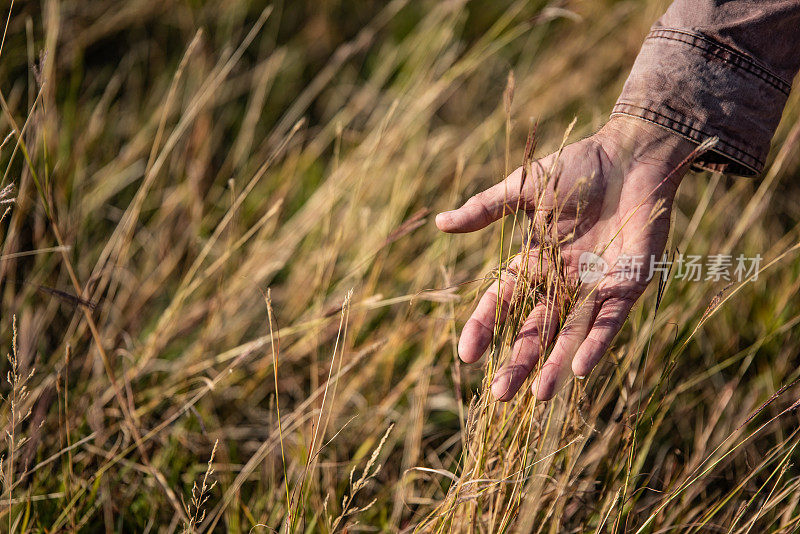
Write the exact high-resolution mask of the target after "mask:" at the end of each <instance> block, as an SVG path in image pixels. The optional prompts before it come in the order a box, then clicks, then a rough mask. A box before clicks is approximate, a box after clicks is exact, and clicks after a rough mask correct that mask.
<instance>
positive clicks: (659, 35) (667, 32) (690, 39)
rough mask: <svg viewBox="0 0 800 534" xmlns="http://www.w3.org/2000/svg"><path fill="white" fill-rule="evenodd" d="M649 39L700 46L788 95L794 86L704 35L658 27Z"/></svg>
mask: <svg viewBox="0 0 800 534" xmlns="http://www.w3.org/2000/svg"><path fill="white" fill-rule="evenodd" d="M647 39H666V40H671V41H677V42H681V43H685V44H688V45H690V46H693V47H695V48H699V49H701V50H703V51H704V52H707V53H709V54H713V55H714V56H716V57H717V58H719V59H720V60H722V61H724V62H725V63H726V64H728V65H731V66H732V67H735V68H738V69H740V70H742V71H745V72H747V73H749V74H752V75H753V76H756V77H758V78H759V79H760V80H762V81H763V82H765V83H767V84H769V85H771V86H772V87H774V88H775V89H777V90H778V91H780V92H782V93H783V94H785V95H786V96H788V95H789V93H790V92H791V89H792V86H791V84H790V83H789V82H787V81H785V80H784V79H783V78H781V77H780V76H777V75H775V74H773V73H772V72H770V71H769V70H768V69H766V68H764V67H762V66H761V65H759V64H758V63H756V61H755V60H754V59H752V58H750V57H749V56H746V55H744V54H742V53H740V52H737V51H736V50H733V49H732V48H729V47H727V46H725V45H723V44H721V43H718V42H716V41H713V40H711V39H709V38H707V37H705V36H703V35H699V34H696V33H691V32H687V31H685V30H674V29H658V30H653V31H651V32H650V34H649V35H648V36H647Z"/></svg>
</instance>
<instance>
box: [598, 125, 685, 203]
mask: <svg viewBox="0 0 800 534" xmlns="http://www.w3.org/2000/svg"><path fill="white" fill-rule="evenodd" d="M596 137H597V138H598V139H597V140H598V141H599V142H600V143H601V144H602V146H603V150H604V151H605V152H606V154H608V157H609V158H610V159H611V160H612V162H613V163H614V164H615V165H617V166H618V168H621V169H623V170H624V173H625V174H626V175H628V174H629V172H630V171H632V170H633V169H634V168H638V167H647V168H649V169H650V170H651V171H652V172H648V173H647V174H652V175H653V176H655V177H659V176H660V178H659V179H660V180H663V179H666V181H667V183H665V185H667V184H669V186H670V187H671V188H674V189H675V190H677V188H678V186H679V185H680V183H681V181H682V180H683V177H684V176H685V175H686V172H687V171H688V170H689V165H690V163H691V162H690V161H689V160H688V157H689V155H690V154H691V153H692V151H693V150H694V149H695V148H696V147H697V145H696V144H695V143H693V142H692V141H689V140H687V139H685V138H683V137H681V136H680V135H678V134H677V133H674V132H672V131H670V130H668V129H667V128H663V127H661V126H659V125H657V124H653V123H651V122H648V121H645V120H642V119H638V118H635V117H628V116H624V115H616V116H614V117H612V118H611V119H610V120H609V121H608V122H607V123H606V124H605V126H603V128H601V129H600V131H599V132H597V134H596ZM636 174H639V173H636Z"/></svg>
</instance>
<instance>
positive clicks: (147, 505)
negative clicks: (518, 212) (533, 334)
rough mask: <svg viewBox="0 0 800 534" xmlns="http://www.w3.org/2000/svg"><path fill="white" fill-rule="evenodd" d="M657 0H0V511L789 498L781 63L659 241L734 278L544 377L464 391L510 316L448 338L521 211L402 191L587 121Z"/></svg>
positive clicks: (795, 318) (581, 511)
mask: <svg viewBox="0 0 800 534" xmlns="http://www.w3.org/2000/svg"><path fill="white" fill-rule="evenodd" d="M663 8H664V5H663V2H656V1H648V2H633V1H621V2H612V1H599V2H579V1H576V2H560V3H553V4H546V3H544V2H530V1H524V2H523V1H511V0H503V1H500V2H489V1H483V0H476V1H470V2H468V1H466V0H453V1H446V2H438V1H430V2H429V1H424V2H408V1H405V0H393V1H390V2H363V3H362V2H359V3H348V2H322V3H313V4H312V3H303V2H276V3H275V4H274V5H268V6H253V5H251V3H249V2H244V1H238V0H236V1H231V2H227V3H226V4H225V8H224V9H222V8H221V7H220V6H219V5H212V4H206V3H203V2H195V3H178V2H162V1H156V0H138V1H136V2H129V3H125V4H124V5H120V4H117V3H112V2H105V1H99V2H85V3H83V2H82V3H75V4H65V3H60V2H57V1H55V0H45V1H44V2H42V3H41V4H38V3H36V4H34V3H19V2H17V3H15V4H14V5H13V7H12V8H11V9H9V7H8V6H5V7H4V8H3V20H2V22H3V25H5V20H6V19H5V17H6V16H7V15H8V25H7V26H8V27H7V31H6V32H5V34H4V35H5V38H4V41H3V45H2V49H0V94H2V103H3V106H2V115H0V138H2V139H3V141H2V146H1V147H0V163H2V167H0V168H2V169H3V177H2V181H0V191H2V193H0V215H2V217H0V290H1V291H2V293H1V294H0V342H2V344H3V348H4V351H5V352H6V353H9V354H10V355H12V357H11V358H10V359H9V362H8V363H4V364H3V365H5V366H6V368H5V369H4V370H3V376H6V371H9V372H10V374H9V377H10V378H9V381H8V382H9V383H3V384H2V386H0V392H2V394H3V399H4V402H3V403H2V408H0V421H2V424H3V425H4V432H5V435H6V436H7V437H8V439H7V440H6V442H7V447H6V451H5V452H4V454H3V469H2V473H3V483H4V486H3V490H4V491H3V493H2V503H0V524H2V525H7V527H6V526H4V527H3V528H4V529H5V528H8V530H9V531H14V532H24V531H38V530H47V531H78V530H102V529H105V530H106V531H148V532H149V531H154V530H158V531H164V532H173V531H177V530H179V529H183V530H187V531H194V532H207V531H212V530H219V531H222V530H227V531H235V532H239V531H252V532H260V531H264V532H272V531H280V532H286V531H291V532H300V531H304V532H332V531H351V532H352V531H355V530H359V529H363V530H383V531H398V530H399V531H413V530H418V531H437V532H449V531H462V532H472V531H479V532H506V531H525V532H534V531H535V532H544V531H548V532H560V531H581V532H584V531H595V532H602V531H624V532H639V531H641V532H665V531H670V530H679V531H705V530H716V531H725V532H763V531H781V532H783V531H785V532H790V531H792V530H794V529H795V528H796V527H797V525H798V522H800V507H799V506H798V503H799V502H800V492H798V485H799V484H800V478H798V475H799V474H798V472H797V468H796V465H795V464H796V460H797V452H796V451H797V448H796V446H797V442H798V439H800V436H799V435H798V432H797V428H798V425H797V423H798V420H797V412H796V408H797V404H796V403H797V400H798V393H799V392H800V388H798V387H797V385H796V384H795V381H796V380H797V379H798V377H799V376H800V371H798V366H797V363H798V359H797V354H798V351H799V350H800V336H798V334H797V332H798V330H797V325H798V322H800V305H799V304H798V301H797V299H796V298H795V297H796V294H797V291H798V286H799V285H800V282H798V274H800V259H798V251H797V250H796V249H797V244H798V243H800V228H798V226H797V222H796V221H797V220H798V219H799V218H800V217H799V216H800V213H798V210H797V203H796V202H795V200H796V199H797V198H798V196H797V195H798V194H800V191H798V186H797V183H798V180H797V177H798V173H799V172H800V167H798V161H797V158H796V152H797V143H798V140H799V139H800V122H798V118H797V111H798V109H800V104H799V103H798V97H797V96H793V97H792V99H791V100H790V103H789V106H788V107H787V111H786V114H785V117H784V121H783V123H782V124H781V127H780V129H779V132H778V134H777V136H776V142H775V151H774V154H773V156H772V157H771V159H770V164H769V168H768V170H767V171H766V173H765V175H764V176H763V177H762V178H760V179H758V180H744V179H730V178H725V177H722V176H719V175H711V174H692V175H690V176H688V177H687V178H686V180H685V181H684V184H683V185H682V187H681V190H680V193H679V198H678V199H677V202H676V204H677V207H676V210H675V214H674V223H675V224H674V225H673V226H674V230H673V237H672V240H671V243H670V245H669V250H671V251H675V250H677V251H681V252H683V253H691V254H703V253H706V252H710V253H715V254H725V253H730V254H739V253H742V254H745V255H755V254H757V253H758V254H761V256H762V257H764V261H763V265H767V266H768V267H766V268H765V269H764V270H763V271H762V272H761V273H760V275H759V276H758V278H757V279H750V280H747V281H746V282H744V283H742V284H734V285H732V286H729V285H728V282H725V281H720V282H713V281H700V282H685V281H681V280H675V279H671V280H665V281H664V283H663V284H660V285H658V287H655V286H654V287H653V288H651V290H650V291H649V292H648V293H647V294H646V295H645V297H644V298H643V300H642V302H641V304H640V305H638V306H637V307H636V308H635V309H634V313H633V314H632V315H631V318H630V320H629V323H628V325H627V326H626V328H625V329H624V331H623V333H622V334H621V336H620V337H619V339H618V340H617V341H616V342H615V344H614V346H613V348H612V350H611V351H610V353H609V354H608V355H607V356H606V358H605V359H604V362H603V363H602V364H601V365H600V367H599V368H598V369H597V370H595V371H594V372H593V373H592V375H591V376H590V377H589V378H588V379H586V380H584V381H573V382H571V383H570V384H568V385H567V386H566V387H565V388H564V389H563V390H561V391H560V392H559V394H558V396H557V397H556V398H555V399H554V400H552V401H549V402H547V403H537V402H535V401H534V399H533V397H532V396H531V395H530V393H524V394H520V395H518V396H517V397H516V398H515V400H513V401H512V402H510V403H508V404H501V403H496V402H494V401H492V400H491V397H490V396H489V394H488V385H489V383H490V380H491V376H492V373H493V371H494V369H496V368H497V366H498V364H499V363H501V362H502V360H503V358H504V357H505V355H506V354H507V352H508V340H509V339H512V337H511V336H513V334H514V331H515V329H516V328H517V327H518V325H517V324H516V322H515V319H514V318H513V317H512V319H511V320H509V321H507V322H506V323H505V325H504V326H502V328H499V329H498V331H497V336H496V342H495V344H494V345H493V350H491V351H490V354H488V355H487V357H486V360H485V362H486V363H485V365H483V366H481V365H475V366H466V365H464V364H461V363H459V362H458V360H457V358H456V354H455V351H456V349H455V347H456V340H457V335H458V331H459V329H460V326H461V324H462V322H463V320H464V319H465V318H466V317H467V316H468V314H469V312H470V311H471V307H472V306H473V304H474V302H475V299H474V296H475V295H477V294H479V291H480V290H481V289H482V288H484V287H486V285H487V284H492V283H494V284H496V283H498V276H499V273H500V270H499V267H501V266H502V264H503V263H504V262H505V261H506V260H507V258H508V257H509V256H508V254H509V253H515V252H518V251H520V250H521V249H524V247H525V245H524V242H523V240H522V239H521V236H520V232H519V226H520V224H521V220H520V219H519V218H516V219H515V217H507V220H506V221H505V223H503V224H498V225H495V227H494V228H490V229H487V230H485V231H483V232H479V233H476V234H471V235H461V236H447V235H443V234H440V233H438V232H437V231H436V230H435V228H434V227H433V224H432V223H431V221H430V220H429V218H428V214H430V213H433V212H435V211H437V210H443V209H448V208H451V207H453V206H454V205H456V204H458V202H460V201H462V200H463V199H465V198H466V197H467V196H468V195H470V194H472V193H474V192H476V191H477V190H478V189H480V188H483V187H485V186H487V185H489V184H491V183H494V182H496V181H497V180H499V179H501V178H502V177H503V176H504V173H505V172H506V171H507V170H509V168H510V167H512V166H515V165H516V164H521V163H523V161H530V158H531V157H537V156H539V155H541V154H545V153H547V152H550V151H552V150H554V149H556V148H558V146H559V145H560V144H561V143H562V139H563V136H564V132H565V131H566V130H567V128H568V125H570V123H572V122H573V119H575V118H576V117H577V119H576V120H575V122H574V126H573V127H572V129H571V131H570V133H569V137H568V141H572V140H576V139H578V138H580V137H581V136H585V135H587V134H589V133H591V132H593V131H594V130H596V129H597V128H598V127H599V126H600V125H601V124H602V122H603V121H604V120H605V117H606V114H607V112H608V110H609V109H610V107H611V104H612V103H613V101H614V98H615V97H616V94H618V91H619V89H620V87H621V84H622V82H623V81H624V78H625V75H626V72H627V68H628V67H629V65H630V64H631V62H632V60H633V57H634V56H635V53H636V51H637V49H638V46H639V44H640V42H641V39H642V37H643V35H644V33H645V32H646V29H647V27H648V26H649V24H650V23H651V22H652V21H653V20H654V19H655V18H656V17H657V16H658V14H659V12H660V11H661V10H662V9H663ZM9 14H10V15H9ZM511 71H513V73H514V77H513V79H514V91H513V100H512V99H511V98H510V97H509V96H507V97H506V98H505V100H504V97H503V94H504V91H505V90H506V87H507V86H508V79H509V77H508V73H509V72H511ZM506 94H507V95H508V94H509V93H508V92H506ZM534 122H536V123H538V127H537V130H536V131H537V143H538V144H537V149H536V152H534V153H532V154H531V153H530V151H528V153H527V154H526V150H525V147H526V135H527V134H528V132H529V130H530V128H531V124H532V123H534ZM6 208H10V209H9V210H6ZM549 254H551V257H550V258H548V259H549V260H550V262H551V263H556V264H557V261H558V250H557V249H554V250H552V251H550V252H549ZM572 290H573V288H572V286H570V285H569V284H568V283H567V281H566V280H563V279H561V278H560V277H559V271H558V270H557V269H554V270H552V271H550V272H549V274H548V278H547V279H545V280H544V281H543V283H537V284H533V285H532V286H524V287H523V288H522V289H520V291H519V297H518V298H520V306H518V311H517V312H516V313H517V315H515V316H514V317H516V318H519V317H524V315H522V314H524V312H525V309H526V307H529V306H530V304H531V302H533V301H534V300H535V299H536V298H539V296H544V297H545V298H547V295H548V292H554V291H557V292H566V293H569V292H570V291H572ZM265 297H266V298H265ZM565 312H566V309H565V310H553V313H559V314H564V313H565ZM13 316H16V320H14V319H12V317H13ZM34 367H35V368H36V372H35V374H32V371H33V369H34ZM24 377H30V378H29V379H28V382H27V383H26V384H23V385H24V388H25V389H24V395H23V394H21V391H22V390H21V389H20V384H21V380H23V379H24ZM525 390H526V391H527V390H528V388H525ZM28 414H29V415H28ZM21 415H25V417H21ZM209 459H211V460H209Z"/></svg>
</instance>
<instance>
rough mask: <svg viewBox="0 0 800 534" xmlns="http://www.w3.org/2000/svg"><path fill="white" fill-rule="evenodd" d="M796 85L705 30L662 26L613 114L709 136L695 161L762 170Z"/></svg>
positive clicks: (724, 168) (728, 169) (733, 170)
mask: <svg viewBox="0 0 800 534" xmlns="http://www.w3.org/2000/svg"><path fill="white" fill-rule="evenodd" d="M790 90H791V84H790V83H789V82H787V81H786V80H783V79H782V78H780V77H778V76H776V75H775V74H773V73H772V72H770V71H769V70H768V69H766V68H765V67H763V66H762V65H760V64H759V63H758V62H757V61H756V60H755V59H753V58H751V57H749V56H747V55H745V54H742V53H740V52H737V51H735V50H733V49H731V48H728V47H726V46H724V45H722V44H720V43H718V42H716V41H713V40H711V39H709V38H707V37H705V36H703V35H701V34H698V33H693V32H689V31H686V30H677V29H664V28H659V29H655V30H653V31H651V32H650V34H649V35H648V36H647V39H645V41H644V44H643V45H642V49H641V51H640V52H639V56H638V57H637V58H636V62H635V63H634V66H633V69H632V70H631V74H630V76H629V77H628V80H627V81H626V82H625V86H624V88H623V90H622V94H621V95H620V97H619V100H618V101H617V103H616V105H615V106H614V109H613V110H612V113H611V115H612V116H614V115H628V116H632V117H637V118H639V119H642V120H646V121H649V122H652V123H654V124H657V125H659V126H662V127H664V128H667V129H669V130H671V131H673V132H675V133H677V134H678V135H681V136H682V137H684V138H686V139H688V140H690V141H693V142H696V143H701V142H703V141H704V140H706V139H708V138H709V137H713V136H717V137H718V138H719V142H718V143H717V144H716V146H715V147H714V148H713V149H712V150H711V151H709V152H708V153H706V154H704V155H702V156H701V157H699V158H698V160H696V161H695V166H696V167H699V168H701V169H707V170H712V171H717V172H724V173H729V174H738V175H742V176H755V175H757V174H759V173H760V172H761V171H762V170H763V169H764V163H765V161H766V157H767V153H768V152H769V145H770V141H771V140H772V135H773V134H774V132H775V129H776V128H777V126H778V122H780V118H781V113H782V112H783V107H784V105H785V104H786V100H787V98H788V96H789V92H790Z"/></svg>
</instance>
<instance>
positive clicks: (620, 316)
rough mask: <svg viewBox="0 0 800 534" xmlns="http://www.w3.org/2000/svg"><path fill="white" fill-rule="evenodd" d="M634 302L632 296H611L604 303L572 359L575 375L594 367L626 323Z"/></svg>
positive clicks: (583, 373) (582, 375)
mask: <svg viewBox="0 0 800 534" xmlns="http://www.w3.org/2000/svg"><path fill="white" fill-rule="evenodd" d="M634 302H635V299H632V298H610V299H608V300H606V301H605V302H604V303H603V305H602V307H601V308H600V311H599V312H598V313H597V317H596V318H595V320H594V324H593V325H592V329H591V331H590V332H589V335H588V336H587V337H586V339H585V340H584V341H583V343H581V346H580V348H579V349H578V351H577V353H576V354H575V358H574V359H573V360H572V372H573V373H575V376H578V377H584V376H586V375H588V374H589V372H591V370H592V369H594V366H595V365H597V362H599V361H600V358H602V357H603V355H604V354H605V353H606V350H608V347H609V345H611V342H612V341H613V340H614V337H615V336H616V335H617V333H618V332H619V331H620V330H621V329H622V325H623V324H625V319H626V318H627V317H628V314H629V313H630V311H631V308H632V307H633V304H634Z"/></svg>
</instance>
